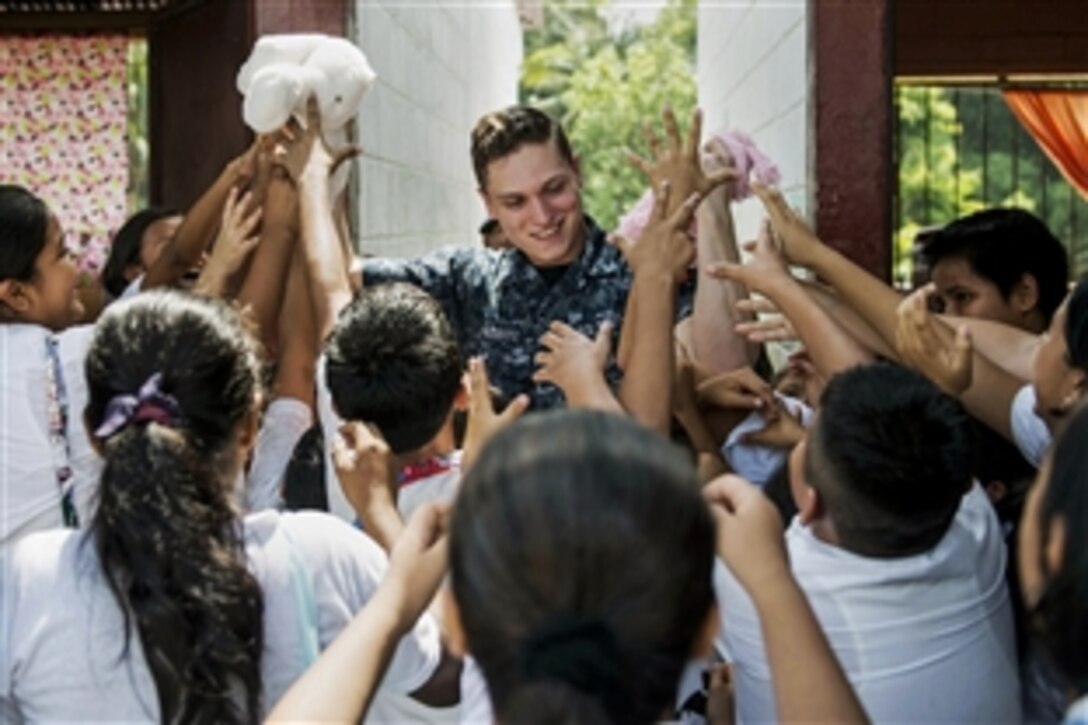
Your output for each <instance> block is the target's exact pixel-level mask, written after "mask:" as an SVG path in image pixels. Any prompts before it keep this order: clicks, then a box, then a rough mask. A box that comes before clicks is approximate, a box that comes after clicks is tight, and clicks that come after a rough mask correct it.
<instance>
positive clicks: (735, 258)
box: [691, 139, 759, 372]
mask: <svg viewBox="0 0 1088 725" xmlns="http://www.w3.org/2000/svg"><path fill="white" fill-rule="evenodd" d="M702 163H703V168H704V169H706V170H707V171H709V172H712V173H713V172H716V171H719V170H725V169H731V168H732V166H733V159H732V158H731V157H730V156H729V150H728V149H726V147H725V144H723V143H722V142H721V140H720V139H713V140H712V141H710V143H708V144H707V145H706V147H705V148H704V154H703V162H702ZM730 193H731V192H730V185H729V184H722V185H721V186H719V187H718V188H716V189H714V190H713V191H711V192H710V193H709V194H708V195H707V197H706V199H704V200H703V203H702V204H700V205H699V209H698V210H697V211H696V212H695V221H696V233H695V245H696V250H697V251H696V255H695V256H696V259H697V260H698V263H699V265H698V283H697V284H696V287H695V307H694V310H693V311H692V314H691V324H692V356H693V357H694V359H695V361H696V362H698V363H699V364H700V365H702V366H703V367H705V368H707V369H709V370H711V371H713V372H725V371H728V370H735V369H737V368H742V367H745V366H748V365H751V364H752V362H753V361H754V359H755V357H756V355H758V354H759V346H758V345H749V344H748V341H747V340H745V339H744V337H743V336H741V335H739V334H737V332H736V331H735V327H736V323H737V322H740V321H743V320H748V319H751V315H750V314H745V313H742V312H738V311H737V306H736V305H737V301H738V300H742V299H745V298H747V296H748V291H747V290H746V289H745V288H744V285H742V284H738V283H736V282H724V283H722V282H718V281H715V280H714V279H712V278H711V276H710V274H709V273H708V271H707V267H708V265H709V264H713V263H716V262H729V263H733V264H736V263H739V262H740V254H739V252H738V251H737V234H736V230H735V229H734V227H733V213H732V210H731V208H730Z"/></svg>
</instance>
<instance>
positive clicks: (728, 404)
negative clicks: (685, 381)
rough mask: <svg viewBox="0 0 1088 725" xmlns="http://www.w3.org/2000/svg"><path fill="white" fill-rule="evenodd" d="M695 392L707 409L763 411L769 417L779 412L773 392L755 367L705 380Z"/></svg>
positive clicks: (732, 371)
mask: <svg viewBox="0 0 1088 725" xmlns="http://www.w3.org/2000/svg"><path fill="white" fill-rule="evenodd" d="M695 392H696V395H698V397H699V402H700V403H702V404H703V405H704V406H717V407H719V408H739V409H742V410H762V411H763V412H764V415H766V416H767V417H768V418H771V417H773V416H774V415H775V414H776V412H777V409H776V408H775V400H776V398H775V397H774V391H773V390H771V386H770V385H769V384H768V383H767V381H766V380H764V379H763V378H761V377H759V376H758V375H756V373H755V371H753V370H752V368H739V369H737V370H730V371H729V372H727V373H721V374H720V375H716V376H714V377H713V378H710V379H709V380H704V381H703V382H701V383H699V385H698V386H697V387H696V389H695Z"/></svg>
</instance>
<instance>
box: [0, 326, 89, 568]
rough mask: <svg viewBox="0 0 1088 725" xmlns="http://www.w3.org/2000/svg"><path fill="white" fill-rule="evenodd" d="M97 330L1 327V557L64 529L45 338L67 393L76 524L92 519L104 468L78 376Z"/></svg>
mask: <svg viewBox="0 0 1088 725" xmlns="http://www.w3.org/2000/svg"><path fill="white" fill-rule="evenodd" d="M93 333H94V328H93V326H91V325H82V326H79V327H72V328H69V329H67V330H64V331H63V332H60V333H53V332H50V331H49V330H47V329H46V328H44V327H42V326H41V325H25V324H2V325H0V557H2V556H3V555H4V552H5V551H6V550H7V549H8V548H9V547H10V545H11V544H12V543H14V542H15V541H16V540H17V539H19V538H21V537H23V536H25V535H26V534H29V533H31V532H34V531H42V530H45V529H50V528H55V527H60V526H63V525H64V521H63V517H62V515H61V499H60V488H59V486H58V483H57V469H56V464H55V459H54V453H53V446H52V443H51V441H50V429H49V399H50V393H49V389H50V385H49V370H50V366H51V365H52V362H51V360H50V358H49V357H48V355H47V353H46V344H47V340H48V339H49V338H51V337H52V338H54V339H55V340H56V341H57V354H58V356H59V359H60V367H61V377H62V378H63V380H64V385H65V387H66V389H67V394H68V422H67V426H66V429H65V436H66V439H67V441H68V445H69V450H70V456H69V458H68V463H69V465H70V466H71V469H72V481H73V486H74V498H75V504H76V510H77V511H78V513H79V518H80V522H81V523H85V522H86V521H87V520H88V519H89V518H90V516H91V503H92V501H93V498H94V492H95V490H96V489H97V486H98V478H99V474H100V472H101V470H102V461H101V458H99V456H98V454H97V453H95V451H94V449H93V448H92V447H91V442H90V437H89V436H88V435H87V431H86V429H85V428H84V425H83V410H84V408H86V406H87V383H86V379H85V377H84V373H83V364H84V360H85V359H86V357H87V348H88V347H89V346H90V342H91V337H92V335H93Z"/></svg>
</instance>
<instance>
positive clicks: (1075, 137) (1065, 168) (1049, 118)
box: [1003, 90, 1088, 198]
mask: <svg viewBox="0 0 1088 725" xmlns="http://www.w3.org/2000/svg"><path fill="white" fill-rule="evenodd" d="M1003 95H1004V96H1005V102H1006V103H1007V104H1009V108H1010V109H1011V110H1012V112H1013V115H1014V116H1016V118H1017V119H1018V120H1019V121H1020V124H1021V125H1022V126H1023V127H1024V128H1025V129H1027V131H1028V133H1030V134H1031V136H1032V138H1034V139H1035V141H1036V142H1037V143H1038V144H1039V146H1041V147H1042V149H1043V151H1045V152H1046V155H1047V156H1049V157H1050V160H1051V161H1053V162H1054V164H1055V165H1056V166H1057V167H1058V170H1059V171H1061V172H1062V176H1064V177H1065V178H1066V180H1067V181H1068V182H1069V183H1070V184H1072V185H1073V187H1074V188H1075V189H1076V190H1077V191H1079V192H1080V193H1081V195H1082V196H1084V197H1085V198H1088V91H1032V90H1007V91H1005V92H1004V93H1003Z"/></svg>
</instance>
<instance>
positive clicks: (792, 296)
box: [708, 224, 872, 377]
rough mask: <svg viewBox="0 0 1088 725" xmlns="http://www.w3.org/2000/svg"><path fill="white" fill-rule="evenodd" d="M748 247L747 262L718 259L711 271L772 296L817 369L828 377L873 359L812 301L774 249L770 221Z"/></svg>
mask: <svg viewBox="0 0 1088 725" xmlns="http://www.w3.org/2000/svg"><path fill="white" fill-rule="evenodd" d="M748 249H749V251H750V252H751V253H752V256H751V259H750V260H749V261H748V263H747V264H744V265H740V264H731V263H728V262H725V263H719V264H716V265H712V266H711V267H710V268H709V269H708V273H709V274H710V276H713V277H718V278H721V279H726V280H731V281H733V282H736V283H739V284H743V285H744V286H746V287H748V288H749V289H752V290H755V291H756V292H759V293H760V294H762V295H765V296H766V297H767V298H769V299H770V300H771V301H772V302H773V303H774V304H775V305H776V306H777V307H778V309H779V310H780V311H781V312H782V314H784V315H785V316H786V317H787V318H788V319H789V321H790V323H791V324H792V325H793V329H794V330H795V331H796V332H797V335H798V337H800V338H801V341H802V342H803V343H804V345H805V348H806V349H807V350H808V352H809V355H810V356H811V357H812V361H813V363H814V364H815V365H816V368H817V370H819V371H820V373H821V374H823V375H824V376H825V377H831V376H832V375H834V374H835V373H838V372H841V371H843V370H846V369H847V368H850V367H853V366H855V365H859V364H863V363H867V362H870V361H871V360H872V356H871V355H869V354H868V353H867V352H866V351H865V350H864V349H863V348H862V347H861V346H860V345H858V344H857V343H856V342H855V341H854V338H852V337H851V336H850V335H848V334H847V333H846V332H845V331H844V330H843V329H842V328H841V327H839V326H838V325H837V324H835V321H834V320H832V319H831V318H830V317H829V316H828V315H827V314H826V313H825V312H824V311H823V309H821V308H820V307H819V306H817V305H814V304H812V303H811V301H810V300H809V299H808V296H807V295H806V294H805V291H804V290H803V289H802V288H801V286H800V285H799V284H798V283H797V281H796V280H795V279H794V278H793V276H792V275H791V274H790V271H789V269H788V268H787V267H786V262H785V260H784V259H782V256H781V255H780V254H779V253H778V250H777V249H775V247H774V242H773V241H772V239H771V230H770V227H769V226H768V225H767V224H764V226H763V228H762V230H761V231H760V235H759V239H757V240H756V241H755V242H754V243H753V244H751V245H749V247H748Z"/></svg>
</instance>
